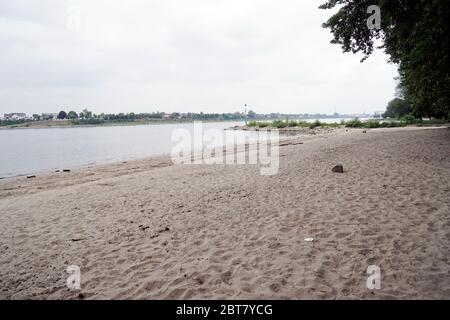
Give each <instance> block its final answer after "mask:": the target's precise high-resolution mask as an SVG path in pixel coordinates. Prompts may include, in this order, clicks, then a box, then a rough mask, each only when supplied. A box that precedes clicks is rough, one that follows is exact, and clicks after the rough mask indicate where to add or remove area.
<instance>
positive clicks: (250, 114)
mask: <svg viewBox="0 0 450 320" xmlns="http://www.w3.org/2000/svg"><path fill="white" fill-rule="evenodd" d="M247 116H248V118H249V119H255V117H256V113H255V112H254V111H252V110H249V111H248V112H247Z"/></svg>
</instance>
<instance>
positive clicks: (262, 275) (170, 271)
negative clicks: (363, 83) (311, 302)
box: [0, 127, 450, 299]
mask: <svg viewBox="0 0 450 320" xmlns="http://www.w3.org/2000/svg"><path fill="white" fill-rule="evenodd" d="M296 139H297V140H298V141H300V142H303V143H301V144H300V143H292V144H289V143H284V144H283V145H282V146H280V168H279V172H278V174H277V175H273V176H262V175H260V171H259V168H258V166H256V165H173V164H172V161H171V159H170V158H169V157H167V156H161V157H154V158H150V159H142V160H136V161H128V162H126V163H117V164H112V165H103V166H95V167H91V168H85V169H80V170H73V171H72V172H66V173H63V172H59V173H51V174H45V175H44V174H41V175H37V176H36V178H34V179H27V178H26V177H19V178H14V179H4V180H0V290H1V291H0V298H2V299H22V298H26V299H29V298H31V299H79V298H80V297H82V298H84V299H182V298H183V299H204V298H218V299H449V298H450V261H449V259H450V252H449V248H450V219H449V216H450V130H449V129H448V128H410V127H408V128H393V129H373V130H367V133H363V130H359V129H354V130H348V131H347V130H345V129H342V130H336V131H333V132H332V133H327V134H321V135H316V136H308V137H304V138H303V137H302V138H296ZM293 141H294V140H293ZM336 164H342V165H343V167H344V170H345V172H344V173H333V172H332V171H331V168H332V167H333V166H334V165H336ZM305 238H313V241H305ZM69 265H78V266H80V270H81V290H69V289H68V288H67V286H66V279H67V277H68V274H67V272H66V268H67V267H68V266H69ZM369 265H377V266H379V267H380V269H381V289H380V290H375V289H374V290H369V289H368V288H367V286H366V281H367V277H368V274H367V273H366V271H367V267H368V266H369ZM80 293H81V294H82V296H80Z"/></svg>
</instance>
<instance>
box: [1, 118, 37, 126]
mask: <svg viewBox="0 0 450 320" xmlns="http://www.w3.org/2000/svg"><path fill="white" fill-rule="evenodd" d="M29 123H31V121H30V120H27V119H20V120H0V127H6V126H16V125H22V124H27V125H28V124H29Z"/></svg>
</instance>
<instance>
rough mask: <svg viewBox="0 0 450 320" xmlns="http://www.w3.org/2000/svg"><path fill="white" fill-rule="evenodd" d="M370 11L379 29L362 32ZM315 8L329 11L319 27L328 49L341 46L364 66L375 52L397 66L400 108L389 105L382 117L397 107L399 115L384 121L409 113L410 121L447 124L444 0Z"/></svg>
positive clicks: (449, 97) (365, 1) (448, 9)
mask: <svg viewBox="0 0 450 320" xmlns="http://www.w3.org/2000/svg"><path fill="white" fill-rule="evenodd" d="M371 5H377V6H378V7H379V8H380V11H381V26H380V27H381V28H379V29H377V28H368V27H367V20H368V19H369V17H371V16H372V14H373V13H367V9H368V7H369V6H371ZM320 8H321V9H330V10H335V14H333V15H332V16H331V17H330V18H329V19H328V21H326V22H325V23H324V24H323V27H324V28H328V29H330V31H331V33H332V35H333V39H332V40H331V43H334V44H339V45H341V47H342V50H343V52H352V53H358V52H361V53H362V54H363V55H364V57H363V59H362V61H364V60H365V59H367V58H368V57H369V56H370V55H371V54H372V52H373V51H374V49H375V48H383V49H384V51H385V52H386V54H388V55H389V56H390V62H392V63H395V64H398V71H399V79H398V80H399V86H398V98H401V100H403V101H404V102H402V101H392V102H391V103H390V106H391V108H389V107H388V111H387V112H388V113H391V111H393V110H390V109H397V107H399V109H398V110H402V111H393V113H392V114H388V115H387V116H388V117H391V118H399V117H403V116H405V115H406V114H408V113H409V112H412V114H413V115H414V116H415V117H416V118H422V117H425V116H426V117H430V118H431V117H434V118H437V119H443V118H447V119H449V118H450V67H449V66H450V55H449V54H448V48H450V37H449V34H450V24H449V23H448V19H449V16H450V5H449V2H448V0H422V1H396V0H376V1H374V0H359V1H353V0H326V3H324V4H322V5H321V6H320ZM380 42H381V43H380ZM393 104H397V107H393ZM400 105H401V106H400ZM400 107H401V108H400ZM403 107H408V108H409V109H410V110H408V108H403Z"/></svg>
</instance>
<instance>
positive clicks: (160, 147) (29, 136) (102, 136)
mask: <svg viewBox="0 0 450 320" xmlns="http://www.w3.org/2000/svg"><path fill="white" fill-rule="evenodd" d="M330 120H333V121H332V122H334V121H339V119H327V121H330ZM311 121H314V120H311ZM242 124H243V122H211V123H203V130H208V129H211V128H216V129H220V130H223V129H225V128H229V127H232V126H235V125H242ZM176 129H187V130H189V131H190V132H191V133H192V132H193V124H192V123H186V124H160V125H136V126H110V127H74V128H43V129H12V130H8V129H5V130H3V129H2V130H0V178H4V177H12V176H17V175H22V174H30V173H36V172H41V171H50V170H55V169H65V168H68V169H70V168H76V167H82V166H87V165H93V164H99V163H108V162H115V161H124V160H130V159H137V158H144V157H147V156H154V155H160V154H169V153H170V152H171V149H172V147H173V146H174V145H176V144H177V142H173V141H172V140H171V136H172V133H173V131H174V130H176ZM235 132H240V133H241V134H243V135H246V136H248V137H249V139H250V140H253V139H256V135H255V132H249V131H235Z"/></svg>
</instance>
